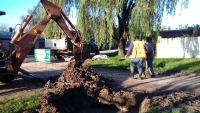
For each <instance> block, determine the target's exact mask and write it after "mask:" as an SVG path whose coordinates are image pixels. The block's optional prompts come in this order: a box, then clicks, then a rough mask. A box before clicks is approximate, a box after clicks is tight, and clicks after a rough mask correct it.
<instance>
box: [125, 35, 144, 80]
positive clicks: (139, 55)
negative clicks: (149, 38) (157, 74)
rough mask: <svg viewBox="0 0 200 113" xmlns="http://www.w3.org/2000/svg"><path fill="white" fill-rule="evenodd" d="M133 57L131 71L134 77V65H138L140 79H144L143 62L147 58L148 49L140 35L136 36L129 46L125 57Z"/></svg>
mask: <svg viewBox="0 0 200 113" xmlns="http://www.w3.org/2000/svg"><path fill="white" fill-rule="evenodd" d="M127 57H129V58H131V62H130V71H131V75H132V76H133V78H134V67H135V66H137V69H138V72H139V79H140V80H141V79H142V72H143V63H144V60H145V58H146V49H145V44H144V42H142V41H140V38H139V36H135V39H134V41H133V42H132V43H131V45H130V46H129V48H128V51H127V53H126V55H125V58H127Z"/></svg>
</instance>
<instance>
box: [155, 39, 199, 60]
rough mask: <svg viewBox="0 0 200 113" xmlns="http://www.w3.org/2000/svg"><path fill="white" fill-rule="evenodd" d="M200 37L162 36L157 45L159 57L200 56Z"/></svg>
mask: <svg viewBox="0 0 200 113" xmlns="http://www.w3.org/2000/svg"><path fill="white" fill-rule="evenodd" d="M199 43H200V37H186V38H181V37H177V38H162V37H161V36H159V38H158V43H157V45H156V47H157V49H156V52H157V55H156V57H157V58H200V47H199V46H200V44H199Z"/></svg>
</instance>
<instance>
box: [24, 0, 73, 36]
mask: <svg viewBox="0 0 200 113" xmlns="http://www.w3.org/2000/svg"><path fill="white" fill-rule="evenodd" d="M49 1H50V2H52V3H53V4H55V5H57V6H58V7H60V8H62V9H63V11H64V12H67V13H66V15H69V14H70V8H71V7H72V6H73V5H74V4H76V0H74V1H71V0H49ZM33 11H34V12H33ZM27 13H28V14H32V15H33V18H32V19H31V21H30V22H29V24H28V26H27V29H30V28H32V27H33V26H35V25H36V24H37V23H39V22H40V21H41V20H42V19H44V18H45V17H46V16H47V15H46V12H45V10H44V8H43V6H42V5H41V4H39V5H38V6H37V7H36V6H33V8H32V9H28V11H27ZM20 18H21V20H22V21H23V20H24V19H25V16H24V15H21V17H20ZM27 29H26V30H27ZM42 35H43V37H45V38H60V37H62V36H63V35H65V34H64V32H63V31H62V30H61V29H60V27H59V26H58V25H57V23H56V22H54V21H53V20H50V21H49V23H48V24H47V26H46V28H45V29H44V31H43V33H42Z"/></svg>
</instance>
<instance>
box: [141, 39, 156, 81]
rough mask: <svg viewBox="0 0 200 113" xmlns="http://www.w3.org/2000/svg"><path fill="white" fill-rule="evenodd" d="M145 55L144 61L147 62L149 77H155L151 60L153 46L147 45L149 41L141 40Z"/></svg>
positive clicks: (152, 57)
mask: <svg viewBox="0 0 200 113" xmlns="http://www.w3.org/2000/svg"><path fill="white" fill-rule="evenodd" d="M143 41H144V43H145V46H146V49H147V53H146V57H147V58H146V60H147V66H148V68H150V74H151V77H155V74H154V70H153V59H154V52H153V45H152V44H151V43H149V40H148V39H147V38H145V39H143Z"/></svg>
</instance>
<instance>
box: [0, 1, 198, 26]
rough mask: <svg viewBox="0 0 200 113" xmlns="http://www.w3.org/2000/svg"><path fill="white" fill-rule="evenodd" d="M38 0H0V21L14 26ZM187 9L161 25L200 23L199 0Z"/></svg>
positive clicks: (163, 21) (166, 17) (178, 12)
mask: <svg viewBox="0 0 200 113" xmlns="http://www.w3.org/2000/svg"><path fill="white" fill-rule="evenodd" d="M39 1H40V0H0V11H4V12H6V15H3V16H0V23H6V24H8V25H9V26H10V27H12V28H14V27H15V26H16V25H17V24H21V21H20V16H21V15H22V14H23V15H27V10H28V9H32V8H33V7H34V6H36V5H37V4H38V3H39ZM189 1H190V2H189V6H188V9H183V10H182V11H180V8H179V7H178V8H177V9H178V10H177V12H176V15H175V16H174V17H172V16H166V15H164V17H163V20H162V26H170V27H171V28H172V29H175V28H178V26H179V25H183V26H184V25H187V24H188V25H189V26H192V25H196V24H200V0H189ZM69 19H70V21H71V22H72V23H73V24H76V21H75V20H76V19H75V17H69Z"/></svg>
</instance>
